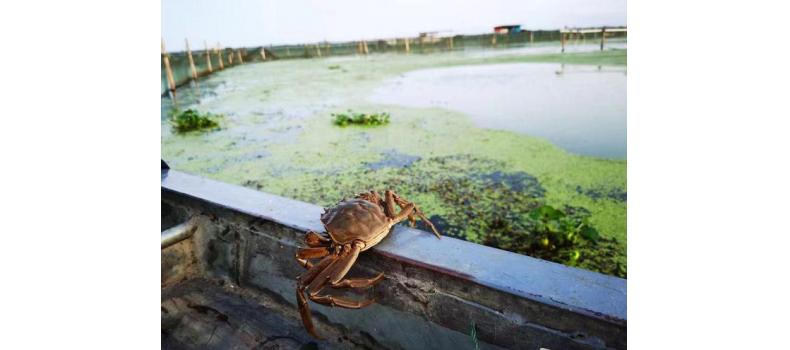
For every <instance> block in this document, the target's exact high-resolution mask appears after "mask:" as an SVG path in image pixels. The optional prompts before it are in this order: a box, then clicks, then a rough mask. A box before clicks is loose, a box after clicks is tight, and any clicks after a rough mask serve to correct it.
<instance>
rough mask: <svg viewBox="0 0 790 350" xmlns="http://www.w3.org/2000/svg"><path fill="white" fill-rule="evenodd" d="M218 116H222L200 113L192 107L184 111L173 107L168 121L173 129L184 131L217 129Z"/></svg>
mask: <svg viewBox="0 0 790 350" xmlns="http://www.w3.org/2000/svg"><path fill="white" fill-rule="evenodd" d="M220 118H222V116H221V115H216V114H212V113H200V112H198V111H197V110H194V109H187V110H185V111H179V110H177V109H174V110H173V111H172V114H171V118H170V122H171V123H172V125H173V129H174V130H176V131H177V132H180V133H184V132H189V131H203V130H212V129H217V128H219V122H218V120H219V119H220Z"/></svg>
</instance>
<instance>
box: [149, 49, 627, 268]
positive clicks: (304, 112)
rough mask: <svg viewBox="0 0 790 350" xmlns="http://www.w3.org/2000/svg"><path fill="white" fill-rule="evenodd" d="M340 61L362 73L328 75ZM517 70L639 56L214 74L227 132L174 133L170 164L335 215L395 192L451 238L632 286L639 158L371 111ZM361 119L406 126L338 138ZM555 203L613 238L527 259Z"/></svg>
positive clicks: (310, 64)
mask: <svg viewBox="0 0 790 350" xmlns="http://www.w3.org/2000/svg"><path fill="white" fill-rule="evenodd" d="M620 57H621V58H620ZM562 60H565V61H562ZM338 61H339V62H342V63H343V70H344V71H348V72H349V73H352V74H338V71H333V70H328V69H326V67H327V65H326V64H327V62H332V63H336V62H338ZM515 61H523V62H526V61H530V62H531V61H535V62H538V61H542V62H566V63H567V62H584V64H597V63H601V62H608V63H602V64H621V63H618V62H622V64H625V51H605V52H603V53H584V54H582V53H578V54H577V53H574V54H564V55H559V54H558V55H553V54H552V55H531V56H524V55H521V56H516V55H514V56H512V57H511V56H498V57H487V58H479V57H471V58H470V57H465V56H460V55H456V54H448V55H435V56H431V55H374V56H371V57H365V58H360V57H349V58H331V59H323V60H293V61H280V62H273V63H266V64H261V65H245V66H240V67H236V68H234V69H231V70H226V71H223V72H221V73H219V74H216V75H215V76H212V77H211V78H210V79H212V81H213V82H214V83H215V84H216V85H218V86H225V85H227V87H226V88H224V90H222V89H220V92H219V93H222V94H223V95H222V96H221V98H217V99H214V100H208V101H203V102H201V106H202V108H207V109H209V110H212V111H215V112H218V113H224V114H227V115H228V118H226V119H227V120H226V124H227V127H225V128H223V130H219V131H217V132H213V133H205V134H197V135H176V134H172V133H170V130H169V128H168V127H167V126H166V125H163V131H162V133H163V139H162V157H163V158H164V159H165V160H167V161H168V163H170V165H171V166H172V167H173V168H176V169H179V170H183V171H187V172H191V173H196V174H200V175H202V176H207V177H210V178H214V179H217V180H221V181H226V182H230V183H236V184H240V185H244V186H248V187H252V188H256V189H260V190H263V191H266V192H270V193H274V194H278V195H283V196H286V197H290V198H295V199H299V200H303V201H307V202H312V203H316V204H319V205H323V206H331V205H333V204H334V203H336V202H337V201H339V200H340V199H342V198H343V197H349V196H351V195H353V194H354V193H358V192H361V191H364V190H369V189H375V190H384V189H392V190H395V191H397V192H398V193H400V194H401V195H402V196H403V197H405V198H407V199H409V200H411V201H414V202H415V203H417V204H418V205H419V206H420V208H421V209H422V210H423V211H424V212H425V213H426V214H427V215H428V216H430V218H431V220H432V221H433V222H434V223H435V224H437V225H438V226H439V227H440V228H441V229H442V230H443V231H444V232H443V233H445V234H448V235H450V236H454V237H458V238H462V239H466V240H469V241H472V242H477V243H481V244H486V245H490V246H494V247H499V248H503V249H509V250H512V251H516V252H519V253H527V254H530V255H533V256H537V257H541V258H546V259H550V260H554V261H558V262H563V263H567V264H571V265H576V266H579V267H582V268H586V269H590V270H593V271H599V272H603V273H607V274H612V275H617V276H621V277H626V275H627V274H626V248H627V240H626V200H625V189H626V164H627V163H626V161H625V160H608V159H599V158H593V157H584V156H578V155H574V154H571V153H568V152H566V151H564V150H562V149H560V148H558V147H556V146H554V145H553V144H551V143H550V142H548V141H546V140H543V139H540V138H535V137H528V136H523V135H519V134H516V133H513V132H508V131H498V130H488V129H481V128H478V127H476V126H475V125H474V124H473V123H472V122H471V121H470V119H469V118H468V117H467V116H466V115H464V114H463V113H459V112H453V111H449V110H445V109H442V108H409V107H404V106H397V105H379V104H371V103H368V102H365V101H366V99H365V97H366V96H367V95H368V94H369V92H370V91H371V90H372V89H374V88H375V87H376V86H378V84H379V83H380V82H381V81H382V80H384V79H386V78H389V77H392V76H394V75H396V74H400V73H403V72H406V71H410V70H414V69H422V68H430V67H441V66H451V65H462V64H489V63H507V62H515ZM296 81H298V82H299V84H298V87H294V86H293V82H296ZM218 82H227V84H224V85H223V84H220V83H218ZM234 82H236V84H235V85H233V84H232V83H234ZM264 91H265V92H264ZM251 101H252V102H251ZM327 101H328V102H327ZM348 109H353V110H387V111H388V113H389V114H391V115H392V118H391V121H390V123H389V124H388V125H387V127H386V128H338V127H336V126H335V125H333V124H332V121H331V120H329V119H328V118H327V117H326V116H327V115H330V114H332V113H342V111H345V110H348ZM545 205H548V206H552V207H554V208H558V209H560V210H563V211H566V212H569V213H574V215H577V216H578V217H579V218H580V219H579V220H586V222H587V224H588V225H589V227H591V228H594V229H595V230H597V232H599V235H600V237H599V239H598V240H596V241H593V240H581V241H580V242H579V244H578V245H576V246H573V247H571V248H568V249H564V248H563V249H564V250H563V249H558V250H557V251H555V252H553V253H552V254H542V253H541V252H535V251H528V249H523V248H524V247H529V246H531V245H532V243H530V242H532V241H530V240H528V239H526V240H525V238H526V237H527V236H526V235H527V234H528V233H529V232H533V231H534V230H531V227H529V225H530V224H531V223H532V222H534V219H531V218H530V217H529V215H530V212H532V211H533V210H535V208H538V207H540V206H545ZM525 242H528V243H529V244H526V243H525ZM576 251H577V252H578V253H579V254H578V257H577V258H576V259H574V257H575V256H576V254H575V252H576Z"/></svg>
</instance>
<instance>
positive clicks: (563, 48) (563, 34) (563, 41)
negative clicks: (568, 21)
mask: <svg viewBox="0 0 790 350" xmlns="http://www.w3.org/2000/svg"><path fill="white" fill-rule="evenodd" d="M560 42H561V43H562V53H565V33H563V32H560Z"/></svg>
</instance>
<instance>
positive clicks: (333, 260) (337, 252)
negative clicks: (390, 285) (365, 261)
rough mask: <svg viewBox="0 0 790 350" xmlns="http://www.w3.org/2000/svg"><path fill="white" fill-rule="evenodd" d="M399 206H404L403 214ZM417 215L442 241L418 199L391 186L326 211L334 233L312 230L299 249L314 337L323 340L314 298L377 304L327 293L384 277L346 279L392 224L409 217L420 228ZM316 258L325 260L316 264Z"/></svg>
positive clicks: (300, 289) (305, 319) (346, 304)
mask: <svg viewBox="0 0 790 350" xmlns="http://www.w3.org/2000/svg"><path fill="white" fill-rule="evenodd" d="M395 205H397V206H398V207H400V211H399V212H397V213H396V212H395V210H396V209H395ZM415 215H416V216H417V217H419V218H420V219H421V220H422V221H423V222H425V224H426V225H427V226H428V227H430V229H431V230H432V231H433V233H434V234H435V235H436V237H437V238H440V239H441V237H442V236H441V235H440V234H439V231H437V230H436V227H434V226H433V224H432V223H431V222H430V221H429V220H428V219H427V218H426V217H425V214H423V212H422V211H421V210H420V209H418V208H417V206H416V205H415V204H414V203H412V202H409V201H407V200H405V199H403V198H401V197H399V196H398V195H397V194H396V193H395V192H393V191H390V190H387V191H385V192H384V198H383V199H382V198H381V196H380V195H379V194H378V193H377V192H375V191H370V192H364V193H360V194H358V195H356V196H355V197H354V198H352V199H348V200H345V199H344V200H343V201H341V202H340V203H338V204H337V205H335V206H334V207H332V208H329V209H325V210H324V213H323V214H322V215H321V222H322V223H323V224H324V228H325V229H326V232H327V233H328V234H329V236H328V237H326V236H324V235H322V234H319V233H317V232H315V231H308V232H307V235H306V236H305V244H307V246H308V247H306V248H300V249H299V250H298V251H297V253H296V260H297V261H298V262H299V264H301V265H302V266H304V267H305V268H306V269H307V271H306V272H305V273H303V274H302V275H301V276H299V277H298V278H297V284H296V300H297V302H298V305H299V313H300V314H301V316H302V323H303V324H304V327H305V329H306V330H307V331H308V333H310V335H312V336H313V337H315V338H318V339H321V336H319V335H318V333H316V330H315V326H314V325H313V321H312V317H311V315H310V307H309V306H308V303H307V300H308V299H309V300H312V301H313V302H316V303H318V304H323V305H328V306H338V307H342V308H348V309H360V308H363V307H365V306H368V305H370V304H372V303H373V302H375V300H374V299H368V300H362V301H356V300H351V299H347V298H344V297H340V296H335V295H329V294H325V293H322V292H323V291H324V289H325V288H327V287H329V288H335V289H339V288H367V287H371V286H373V285H375V284H376V283H378V282H379V281H381V279H382V278H383V277H384V274H383V273H379V274H378V275H377V276H376V277H373V278H360V279H352V278H349V279H343V277H345V276H346V273H348V271H349V270H350V269H351V266H353V265H354V262H356V260H357V257H358V256H359V253H361V252H363V251H366V250H368V249H370V248H372V247H373V246H375V245H376V244H378V243H379V242H381V240H382V239H384V237H386V236H387V235H388V234H389V233H390V230H391V229H392V226H394V225H395V224H397V223H399V222H401V221H403V220H406V219H408V220H409V223H410V224H411V226H412V227H414V223H415V217H414V216H415ZM310 259H321V260H320V261H319V262H318V263H316V264H313V263H312V262H311V261H310Z"/></svg>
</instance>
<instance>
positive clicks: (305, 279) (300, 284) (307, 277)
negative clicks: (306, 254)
mask: <svg viewBox="0 0 790 350" xmlns="http://www.w3.org/2000/svg"><path fill="white" fill-rule="evenodd" d="M297 260H298V259H297ZM336 261H337V256H335V255H329V256H327V257H326V258H324V259H323V260H321V261H320V262H319V263H318V264H316V265H315V266H313V267H312V268H310V269H309V270H307V272H305V273H304V274H302V275H301V276H299V277H298V278H297V282H296V301H297V303H298V305H299V314H300V315H301V316H302V324H304V328H305V329H306V330H307V332H309V333H310V334H311V335H312V336H313V337H315V338H317V339H323V338H321V336H319V335H318V333H316V331H315V326H313V318H312V316H311V315H310V306H309V305H308V304H307V298H305V296H304V292H305V289H306V288H307V287H306V286H305V285H306V284H308V283H311V282H312V281H313V280H314V279H315V278H316V276H318V275H320V274H321V273H322V272H324V271H325V270H327V269H328V268H329V267H331V266H332V265H333V264H334V263H335V262H336Z"/></svg>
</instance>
